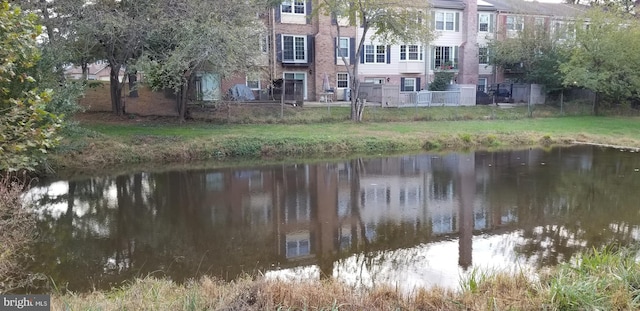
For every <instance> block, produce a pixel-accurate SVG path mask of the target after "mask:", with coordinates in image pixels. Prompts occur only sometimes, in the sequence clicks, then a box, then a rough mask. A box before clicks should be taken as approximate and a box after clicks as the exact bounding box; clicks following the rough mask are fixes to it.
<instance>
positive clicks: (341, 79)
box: [336, 72, 349, 88]
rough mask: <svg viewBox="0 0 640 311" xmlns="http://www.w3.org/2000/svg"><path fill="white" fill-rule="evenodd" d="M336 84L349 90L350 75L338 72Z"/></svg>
mask: <svg viewBox="0 0 640 311" xmlns="http://www.w3.org/2000/svg"><path fill="white" fill-rule="evenodd" d="M336 83H337V86H338V88H348V87H349V73H346V72H338V74H337V75H336Z"/></svg>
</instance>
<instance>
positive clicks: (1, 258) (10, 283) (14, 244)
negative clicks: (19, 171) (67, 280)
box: [0, 176, 35, 293]
mask: <svg viewBox="0 0 640 311" xmlns="http://www.w3.org/2000/svg"><path fill="white" fill-rule="evenodd" d="M24 188H25V183H24V182H21V181H20V180H18V179H17V178H15V177H9V176H3V177H0V241H2V242H0V293H6V292H9V291H11V290H13V289H16V288H20V287H24V286H26V285H29V284H30V282H31V281H30V279H29V276H28V275H27V274H26V272H25V271H24V269H23V268H22V267H23V266H24V265H23V264H22V263H23V260H25V259H26V257H27V256H26V254H25V251H26V249H27V246H28V245H29V243H30V242H31V241H32V240H33V237H34V233H35V221H34V219H33V217H31V213H30V211H29V210H28V208H26V207H25V205H24V202H23V201H22V197H21V194H22V191H23V189H24Z"/></svg>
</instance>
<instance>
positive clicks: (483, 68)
mask: <svg viewBox="0 0 640 311" xmlns="http://www.w3.org/2000/svg"><path fill="white" fill-rule="evenodd" d="M479 13H480V14H491V16H492V18H491V19H490V22H493V23H492V24H491V23H490V25H489V31H488V32H481V31H478V46H479V47H486V46H487V45H489V42H491V41H492V40H493V39H494V38H495V36H496V35H495V32H496V29H497V24H498V22H497V21H498V16H497V15H496V14H495V12H479ZM478 29H480V27H478ZM492 73H493V66H488V65H486V64H480V65H479V67H478V74H480V75H490V74H492Z"/></svg>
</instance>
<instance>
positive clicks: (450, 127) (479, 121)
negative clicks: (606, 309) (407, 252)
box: [50, 107, 640, 168]
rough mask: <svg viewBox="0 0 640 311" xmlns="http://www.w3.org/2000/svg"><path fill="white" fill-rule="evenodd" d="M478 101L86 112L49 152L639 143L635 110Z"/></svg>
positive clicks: (78, 164)
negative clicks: (437, 107) (360, 117)
mask: <svg viewBox="0 0 640 311" xmlns="http://www.w3.org/2000/svg"><path fill="white" fill-rule="evenodd" d="M469 108H475V107H469ZM478 108H479V109H478V110H472V109H468V110H465V111H468V112H467V113H468V114H471V113H472V112H473V113H474V114H473V115H472V116H471V117H470V118H469V120H464V121H408V120H406V117H404V118H400V119H399V120H401V121H397V122H363V123H352V122H349V121H341V122H316V123H295V124H270V123H260V122H258V121H257V120H254V121H255V122H256V124H217V123H211V122H202V121H191V122H188V123H186V124H177V123H175V122H174V119H139V118H132V119H128V118H127V119H122V120H116V121H117V122H101V121H92V120H84V121H82V122H81V123H80V125H79V127H76V128H75V129H72V130H67V132H66V134H65V136H66V137H65V139H64V141H63V144H62V145H61V146H60V147H59V148H58V149H57V151H56V152H55V153H54V154H53V155H52V156H51V157H50V164H51V165H52V166H53V167H54V168H85V167H93V168H100V167H108V166H112V165H118V164H135V163H151V162H153V163H167V162H174V163H176V162H177V163H181V162H190V161H195V160H211V159H215V160H219V161H224V160H229V159H233V160H237V159H265V158H266V159H269V158H307V157H340V156H346V155H356V154H358V155H376V154H386V153H397V152H415V151H419V150H461V149H477V148H508V147H513V146H546V145H551V144H567V143H571V142H574V141H585V142H593V143H601V144H610V145H620V146H630V147H640V127H638V126H637V123H638V120H639V119H638V118H636V117H591V116H572V117H546V118H527V117H525V116H524V115H523V114H524V113H525V112H526V110H523V109H526V107H525V108H514V109H520V110H514V109H504V110H510V111H511V110H513V111H519V112H518V113H513V112H512V113H513V114H514V115H519V116H520V118H515V119H495V118H488V119H486V118H483V115H484V114H485V113H486V109H487V108H486V107H478ZM318 109H320V110H322V111H324V110H323V109H324V108H308V110H309V111H313V113H319V112H318V111H317V110H318ZM407 109H408V110H415V109H413V108H407ZM429 109H433V108H429ZM442 109H444V110H442V111H441V112H440V113H441V114H453V113H461V110H456V109H457V108H442ZM446 109H449V110H446ZM380 111H381V112H379V113H380V114H382V113H385V114H386V116H387V117H389V116H390V115H393V114H397V113H398V112H397V111H398V109H380ZM403 111H406V110H403ZM417 111H428V109H424V108H423V109H422V110H417ZM454 111H455V112H454ZM323 113H326V112H323ZM423 113H424V112H423ZM267 119H268V117H265V118H263V119H262V120H263V121H264V120H267Z"/></svg>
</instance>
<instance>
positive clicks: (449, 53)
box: [432, 46, 458, 70]
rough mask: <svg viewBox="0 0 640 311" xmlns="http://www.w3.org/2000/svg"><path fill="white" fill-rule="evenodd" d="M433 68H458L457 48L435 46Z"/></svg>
mask: <svg viewBox="0 0 640 311" xmlns="http://www.w3.org/2000/svg"><path fill="white" fill-rule="evenodd" d="M432 52H433V64H432V66H433V68H434V69H441V70H450V69H457V68H458V58H457V57H458V55H456V54H457V53H458V51H457V47H453V46H435V47H433V51H432Z"/></svg>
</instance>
